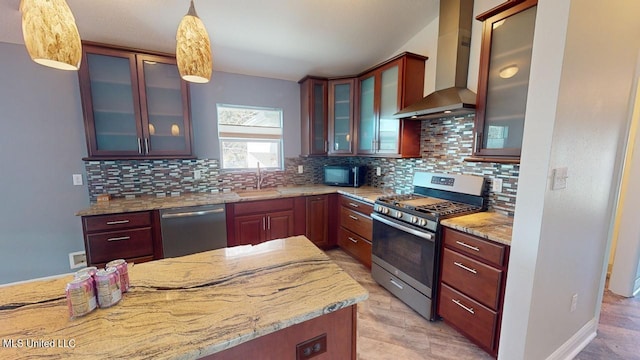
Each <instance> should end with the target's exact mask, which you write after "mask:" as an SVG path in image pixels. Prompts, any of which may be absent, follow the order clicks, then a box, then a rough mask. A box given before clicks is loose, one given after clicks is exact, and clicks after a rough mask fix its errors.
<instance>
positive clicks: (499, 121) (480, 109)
mask: <svg viewBox="0 0 640 360" xmlns="http://www.w3.org/2000/svg"><path fill="white" fill-rule="evenodd" d="M536 4H537V1H536V0H527V1H524V2H521V3H519V4H517V5H516V6H513V7H511V8H509V9H507V10H505V11H503V12H500V13H498V14H496V15H493V16H491V17H489V18H486V19H483V20H484V29H483V36H482V50H481V55H480V76H479V79H478V104H477V108H476V125H475V129H476V144H475V148H474V150H475V152H474V155H476V156H488V157H490V156H504V157H511V158H519V157H520V150H521V148H522V137H523V131H524V115H525V109H526V105H527V92H528V88H529V69H530V66H531V53H532V48H533V32H534V27H535V19H536V8H537V7H536V6H535V5H536ZM480 17H482V15H480V16H479V18H480Z"/></svg>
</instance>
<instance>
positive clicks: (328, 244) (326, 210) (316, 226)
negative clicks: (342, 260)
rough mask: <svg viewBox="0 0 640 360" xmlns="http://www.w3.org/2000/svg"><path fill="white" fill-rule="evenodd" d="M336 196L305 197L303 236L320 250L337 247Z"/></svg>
mask: <svg viewBox="0 0 640 360" xmlns="http://www.w3.org/2000/svg"><path fill="white" fill-rule="evenodd" d="M337 199H338V195H337V194H325V195H312V196H307V197H306V218H307V220H306V230H305V236H306V237H307V238H308V239H309V240H311V241H312V242H313V243H314V244H316V246H318V247H319V248H321V249H324V250H326V249H330V248H333V247H335V246H336V245H337V242H336V239H337V235H338V234H337V233H336V229H337V217H336V215H335V214H336V212H335V210H334V209H336V208H337V206H338V204H337V203H338V201H337Z"/></svg>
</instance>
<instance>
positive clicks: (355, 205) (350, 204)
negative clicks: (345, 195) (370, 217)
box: [349, 202, 360, 208]
mask: <svg viewBox="0 0 640 360" xmlns="http://www.w3.org/2000/svg"><path fill="white" fill-rule="evenodd" d="M349 206H353V207H354V208H358V207H360V205H358V204H356V203H352V202H350V203H349Z"/></svg>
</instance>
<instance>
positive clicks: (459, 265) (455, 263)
mask: <svg viewBox="0 0 640 360" xmlns="http://www.w3.org/2000/svg"><path fill="white" fill-rule="evenodd" d="M453 264H454V265H455V266H457V267H459V268H462V269H465V270H467V271H468V272H470V273H474V274H477V273H478V271H477V270H476V269H472V268H470V267H466V266H464V265H462V264H461V263H459V262H457V261H454V262H453Z"/></svg>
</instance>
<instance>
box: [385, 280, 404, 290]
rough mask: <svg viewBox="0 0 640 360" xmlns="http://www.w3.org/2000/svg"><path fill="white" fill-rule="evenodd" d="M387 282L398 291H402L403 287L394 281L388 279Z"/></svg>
mask: <svg viewBox="0 0 640 360" xmlns="http://www.w3.org/2000/svg"><path fill="white" fill-rule="evenodd" d="M389 282H390V283H392V284H393V285H395V286H396V287H397V288H398V289H400V290H404V287H403V286H402V285H400V284H398V283H397V282H396V281H395V280H393V279H389Z"/></svg>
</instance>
